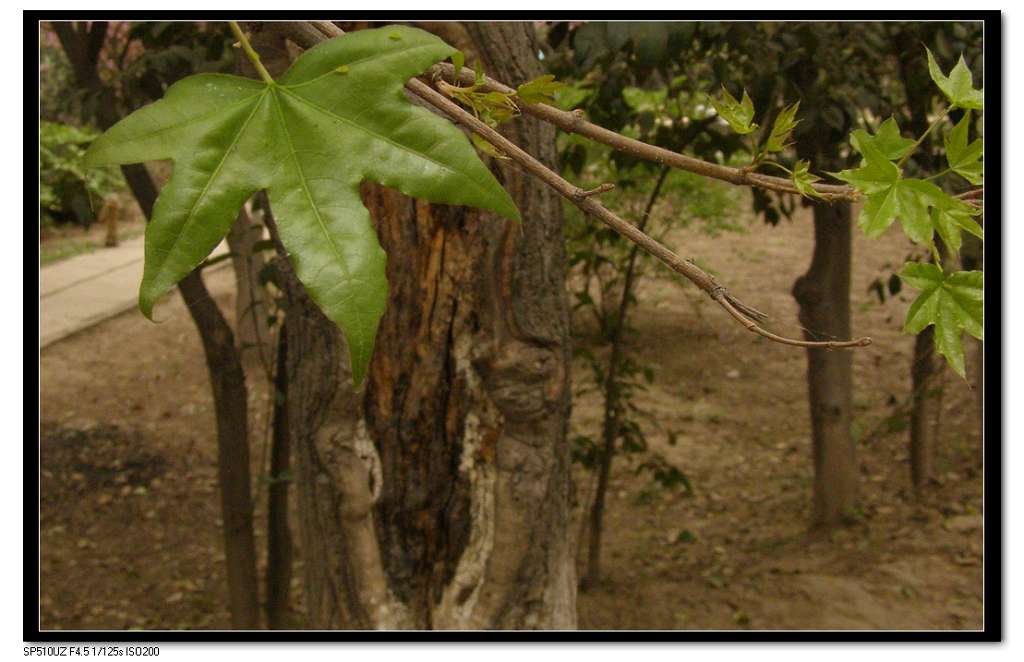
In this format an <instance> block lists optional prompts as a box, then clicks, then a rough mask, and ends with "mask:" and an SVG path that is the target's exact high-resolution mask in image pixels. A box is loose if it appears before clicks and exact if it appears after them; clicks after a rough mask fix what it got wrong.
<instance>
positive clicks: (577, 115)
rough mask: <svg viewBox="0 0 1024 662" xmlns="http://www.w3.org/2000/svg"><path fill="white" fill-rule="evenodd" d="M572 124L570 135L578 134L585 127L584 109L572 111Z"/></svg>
mask: <svg viewBox="0 0 1024 662" xmlns="http://www.w3.org/2000/svg"><path fill="white" fill-rule="evenodd" d="M571 114H572V124H570V125H569V133H576V131H577V130H578V129H579V128H580V127H581V126H582V125H583V121H584V120H583V109H582V108H577V109H576V110H574V111H572V113H571Z"/></svg>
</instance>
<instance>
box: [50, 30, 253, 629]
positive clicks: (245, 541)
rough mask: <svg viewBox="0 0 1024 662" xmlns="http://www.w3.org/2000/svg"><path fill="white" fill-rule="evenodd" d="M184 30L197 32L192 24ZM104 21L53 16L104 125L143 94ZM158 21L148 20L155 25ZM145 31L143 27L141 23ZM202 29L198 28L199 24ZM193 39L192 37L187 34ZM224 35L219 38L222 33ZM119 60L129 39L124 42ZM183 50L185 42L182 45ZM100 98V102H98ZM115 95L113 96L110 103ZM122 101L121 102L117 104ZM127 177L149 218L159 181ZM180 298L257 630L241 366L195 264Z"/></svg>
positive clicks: (238, 614) (238, 577)
mask: <svg viewBox="0 0 1024 662" xmlns="http://www.w3.org/2000/svg"><path fill="white" fill-rule="evenodd" d="M182 26H184V27H187V28H188V29H189V30H190V32H189V35H195V34H196V31H195V29H194V26H192V25H191V24H182ZM108 27H109V26H108V24H107V23H106V22H94V23H91V24H90V23H65V22H55V23H53V29H54V31H55V32H56V33H57V35H58V37H59V39H60V43H61V45H62V47H63V49H64V51H65V53H66V54H67V56H68V59H69V61H70V63H71V66H72V69H73V71H74V74H75V80H76V81H77V84H78V86H79V88H80V90H81V92H82V95H83V97H84V98H85V99H86V102H85V103H86V107H88V108H94V109H95V120H96V122H97V124H99V126H100V127H101V128H104V129H106V128H109V127H111V126H113V125H114V123H116V121H117V120H118V119H119V116H118V110H119V107H121V108H124V107H126V106H127V107H129V108H130V107H132V106H133V105H134V104H139V105H141V104H142V103H143V102H144V101H146V100H150V101H151V100H152V98H149V99H146V98H145V97H142V98H140V96H138V95H137V92H136V93H135V94H132V93H131V92H130V91H131V90H134V89H138V88H135V87H134V85H132V83H131V81H132V80H133V79H132V78H131V77H129V79H128V80H129V82H128V83H127V84H125V86H124V87H123V88H122V89H125V90H128V91H129V92H128V95H129V96H128V97H127V98H125V97H122V96H120V95H118V94H116V92H115V90H114V88H113V86H112V85H111V84H109V83H105V82H104V80H103V78H102V76H101V70H100V67H99V63H100V60H101V54H102V53H103V52H104V51H103V47H104V42H105V38H106V34H107V30H108ZM159 28H160V25H152V24H150V25H149V26H148V29H152V30H153V31H154V32H159ZM141 29H143V30H145V29H147V28H141ZM199 32H200V33H201V32H202V31H199ZM190 38H191V39H194V38H195V37H194V36H192V37H190ZM222 39H223V38H222ZM121 48H122V51H121V52H122V55H120V56H118V58H117V59H118V61H119V62H123V61H124V57H125V55H124V54H125V53H126V52H127V50H128V48H129V45H128V44H123V45H122V46H121ZM182 49H184V50H185V51H186V52H187V51H188V49H187V48H186V47H184V46H182ZM135 71H141V72H144V73H143V74H142V76H141V77H139V78H138V79H137V80H138V81H140V82H139V88H144V87H146V86H149V88H148V89H149V91H151V92H157V93H158V94H159V95H162V94H163V91H164V89H165V88H166V86H167V85H169V83H170V82H173V80H174V78H173V77H174V76H181V75H185V74H187V73H189V72H190V69H189V68H188V67H182V68H180V69H172V73H171V74H170V77H171V79H170V80H168V79H166V78H163V77H161V76H160V75H159V73H158V72H160V68H159V67H153V70H150V68H149V67H147V66H143V65H139V66H138V67H137V68H136V69H135ZM100 100H104V101H105V102H101V101H100ZM112 101H113V103H112ZM118 102H120V103H118ZM122 172H123V173H124V177H125V180H126V181H127V182H128V186H129V188H130V189H131V191H132V194H133V195H134V196H135V199H136V201H137V202H138V204H139V207H140V208H141V209H142V212H143V214H144V215H145V217H146V218H149V217H150V216H151V215H152V209H153V205H154V203H155V202H156V198H157V187H156V184H155V183H154V181H153V179H152V177H151V176H150V174H149V172H147V170H146V168H145V166H143V165H127V166H122ZM178 289H179V291H180V292H181V296H182V299H183V300H184V302H185V305H186V307H187V308H188V311H189V314H190V315H191V316H192V319H193V321H194V322H195V324H196V329H197V331H198V332H199V336H200V338H201V339H202V343H203V350H204V352H205V354H206V362H207V366H208V369H209V374H210V383H211V387H212V389H213V396H214V406H215V409H216V416H217V447H218V472H219V479H220V480H219V482H220V490H221V513H222V518H223V520H224V551H225V561H226V565H227V576H228V592H229V596H230V604H231V620H232V625H233V627H235V628H238V629H254V628H258V627H259V624H260V617H259V587H258V584H257V575H256V549H255V541H254V537H253V526H252V494H251V478H250V474H249V421H248V402H247V396H248V394H247V390H246V386H245V372H244V370H243V367H242V363H241V357H240V355H239V352H238V348H237V347H236V346H235V342H234V333H233V331H232V329H231V326H230V325H229V324H228V322H227V320H226V319H225V317H224V315H223V313H222V312H221V311H220V309H219V308H218V307H217V304H216V303H215V302H214V301H213V299H212V298H211V297H210V294H209V292H208V291H207V289H206V285H205V284H204V283H203V279H202V275H201V274H200V272H199V270H198V269H197V270H195V271H193V272H192V273H191V274H189V275H188V276H186V277H185V278H184V279H183V280H182V281H181V282H180V283H179V285H178Z"/></svg>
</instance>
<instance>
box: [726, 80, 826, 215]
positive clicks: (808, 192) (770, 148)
mask: <svg viewBox="0 0 1024 662" xmlns="http://www.w3.org/2000/svg"><path fill="white" fill-rule="evenodd" d="M708 101H709V102H710V103H711V105H712V107H714V109H715V111H716V112H717V113H718V114H719V116H720V117H721V118H722V119H724V120H725V121H726V122H727V123H728V124H729V126H730V127H732V129H733V131H735V132H736V133H738V134H740V135H748V134H753V132H754V130H755V129H757V128H758V125H757V124H756V123H755V122H754V102H753V101H752V100H751V98H750V95H749V94H747V90H746V89H744V90H743V98H742V101H736V98H735V97H733V96H732V95H731V94H729V90H727V89H725V86H722V95H721V97H720V98H719V99H715V98H713V97H710V96H709V97H708ZM799 110H800V102H799V101H797V102H796V103H792V104H790V105H788V106H786V107H784V108H783V109H782V110H780V111H779V113H778V114H777V115H776V116H775V120H774V122H772V128H771V130H770V131H767V132H765V131H762V136H761V139H759V140H758V139H754V136H753V135H751V144H750V153H751V161H750V163H749V164H748V165H747V166H746V169H747V170H753V169H755V168H757V167H758V166H759V165H761V164H767V165H771V166H773V167H775V168H778V169H780V170H783V171H785V172H786V173H788V174H789V175H790V177H791V179H792V180H793V186H794V187H795V188H796V190H797V191H799V192H800V194H801V195H803V196H804V197H808V198H820V197H821V196H820V195H819V194H818V192H817V191H815V190H814V186H813V184H814V182H816V181H819V180H820V179H821V178H820V177H818V176H816V175H814V174H812V173H811V172H810V168H811V164H810V162H809V161H797V163H796V165H795V166H794V168H793V169H792V170H790V169H789V168H787V167H786V166H785V165H783V164H782V163H779V162H778V161H777V160H774V159H773V158H772V155H773V154H778V153H780V152H784V151H785V150H786V148H788V147H789V146H791V145H792V144H793V143H792V142H791V141H790V138H791V137H792V135H793V129H795V128H796V125H797V124H799V123H800V120H798V119H797V118H796V114H797V112H798V111H799Z"/></svg>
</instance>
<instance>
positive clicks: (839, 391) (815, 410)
mask: <svg viewBox="0 0 1024 662" xmlns="http://www.w3.org/2000/svg"><path fill="white" fill-rule="evenodd" d="M813 209H814V255H813V257H812V258H811V266H810V268H809V269H808V270H807V273H806V274H804V275H803V276H801V277H800V278H798V279H797V281H796V283H795V284H794V286H793V296H794V297H795V298H796V300H797V303H799V304H800V314H799V316H800V323H801V324H802V325H803V327H804V337H805V338H807V339H808V340H820V339H821V337H825V338H838V339H842V340H846V339H849V338H850V262H851V255H852V242H851V224H850V204H849V203H846V202H842V203H835V204H833V205H831V206H829V205H823V204H817V205H814V208H813ZM807 386H808V395H809V400H810V410H811V433H812V441H813V448H814V496H813V509H812V524H813V525H815V526H829V525H833V524H837V523H840V522H842V521H843V520H845V519H846V518H847V517H849V516H850V515H851V514H852V511H853V508H854V506H855V505H856V497H857V465H856V459H855V453H854V445H853V438H852V436H851V435H850V422H851V416H852V407H853V396H852V393H853V356H852V354H851V353H850V352H842V351H839V352H835V351H828V350H826V349H818V348H809V349H808V350H807Z"/></svg>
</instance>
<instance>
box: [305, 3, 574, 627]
mask: <svg viewBox="0 0 1024 662" xmlns="http://www.w3.org/2000/svg"><path fill="white" fill-rule="evenodd" d="M465 27H466V30H467V32H468V33H469V34H470V35H471V36H472V39H473V41H474V44H475V45H476V51H477V52H478V53H480V54H481V55H482V57H483V58H484V59H485V62H484V64H485V66H486V67H487V70H488V71H493V72H494V73H495V74H497V75H498V76H499V77H500V78H501V79H502V80H517V81H523V80H529V79H531V78H534V77H535V76H537V75H539V74H540V73H541V71H540V67H539V63H538V62H537V60H536V52H537V45H536V43H535V41H534V35H533V31H532V27H531V26H529V25H528V24H520V23H517V24H512V23H505V24H483V23H480V24H469V25H466V26H465ZM300 40H301V39H300ZM300 45H301V46H303V47H309V46H310V45H312V42H311V41H310V42H306V43H301V44H300ZM506 131H507V132H508V134H509V136H510V137H511V138H512V139H513V140H515V141H516V142H518V143H519V144H520V145H522V146H523V147H524V148H526V149H528V150H529V151H531V152H532V153H534V154H536V155H538V157H539V158H540V159H541V160H542V161H545V162H546V163H548V164H549V165H554V164H555V162H556V152H555V142H554V130H553V129H551V128H550V127H547V126H544V125H541V124H539V123H537V122H534V121H533V120H531V119H526V118H524V119H520V120H517V121H516V122H515V123H512V124H510V125H509V126H508V128H507V129H506ZM496 174H497V175H498V177H499V178H500V180H501V181H502V183H503V184H504V185H505V186H506V188H507V189H508V190H509V192H510V193H511V195H512V197H513V198H514V200H515V201H516V204H517V205H518V207H519V209H520V211H521V213H522V217H523V222H522V224H521V225H520V224H515V223H512V222H509V221H506V220H503V219H501V218H498V217H496V216H494V215H491V214H484V213H480V212H478V211H476V210H471V209H467V208H462V207H448V206H443V205H429V204H426V203H423V202H418V201H413V200H410V199H408V198H405V197H404V196H402V195H400V194H398V193H395V192H393V191H390V190H386V189H383V188H381V187H379V186H376V185H369V184H368V185H365V186H364V189H363V196H364V201H365V202H366V204H367V207H368V208H369V209H370V211H371V214H372V216H373V217H374V219H375V222H376V224H377V230H378V235H379V237H380V240H381V243H382V245H383V246H384V247H385V249H386V251H387V254H388V256H389V257H388V264H387V275H388V281H389V289H390V293H389V301H388V307H387V311H386V312H385V315H384V318H383V320H382V322H381V327H380V331H379V335H378V338H377V344H376V349H375V352H374V356H373V360H372V362H371V366H370V374H369V376H368V378H367V384H366V387H365V389H364V390H363V391H362V392H359V393H357V392H354V391H353V390H352V387H351V384H350V377H349V373H348V367H347V365H346V363H347V358H346V357H347V352H346V351H345V349H344V347H343V345H342V340H341V338H340V335H339V333H338V331H337V329H336V328H335V327H334V325H333V324H331V323H330V322H328V321H327V320H326V319H325V318H324V317H323V315H322V314H321V313H320V311H319V310H318V309H317V308H316V307H315V305H313V304H311V303H310V301H309V299H308V297H307V296H306V295H305V293H304V292H303V290H302V288H301V287H300V286H299V285H298V283H297V282H296V281H295V280H294V278H293V277H291V276H288V277H286V278H285V291H286V294H287V297H288V306H289V309H288V314H287V321H286V333H287V341H288V347H289V351H288V355H289V358H288V363H289V366H288V376H289V399H288V402H289V412H288V414H289V419H290V421H291V426H292V441H293V447H294V449H295V461H296V471H297V487H298V493H299V503H300V512H301V513H302V516H301V522H300V529H301V539H302V548H303V556H304V558H305V569H306V577H305V585H306V594H307V605H306V609H307V613H308V616H309V626H311V627H317V628H383V627H388V628H417V629H445V628H508V629H512V628H515V629H529V628H573V627H575V623H576V608H575V578H574V569H573V559H572V555H571V553H570V544H569V542H570V541H569V535H568V528H569V499H568V496H569V457H568V447H567V444H566V443H565V434H566V425H567V420H568V408H569V388H568V385H569V384H568V380H569V354H568V306H567V301H566V297H565V290H564V256H563V245H562V211H561V201H560V200H559V199H558V198H557V197H556V196H555V194H553V193H552V192H550V191H549V190H547V189H546V188H545V187H544V186H543V185H541V184H539V183H536V182H534V181H532V180H531V179H529V178H528V176H527V175H525V174H524V173H522V172H519V171H517V170H515V169H513V168H511V167H508V166H503V167H501V168H499V170H498V171H497V173H496Z"/></svg>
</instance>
